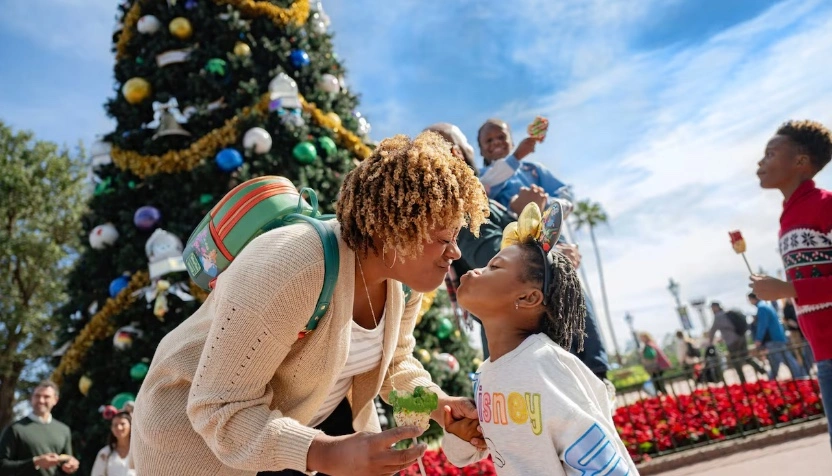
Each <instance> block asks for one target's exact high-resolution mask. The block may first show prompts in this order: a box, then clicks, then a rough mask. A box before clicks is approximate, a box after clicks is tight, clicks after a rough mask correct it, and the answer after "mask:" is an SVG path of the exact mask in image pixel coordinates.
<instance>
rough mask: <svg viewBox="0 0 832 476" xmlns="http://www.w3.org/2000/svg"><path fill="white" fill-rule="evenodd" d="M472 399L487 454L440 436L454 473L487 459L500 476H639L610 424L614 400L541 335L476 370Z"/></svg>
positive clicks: (580, 365)
mask: <svg viewBox="0 0 832 476" xmlns="http://www.w3.org/2000/svg"><path fill="white" fill-rule="evenodd" d="M474 396H475V398H476V401H477V410H478V412H479V420H480V425H481V426H482V431H483V435H484V436H485V440H486V443H487V444H488V451H477V449H476V448H475V447H473V446H471V444H470V443H468V442H466V441H463V440H461V439H459V438H457V437H456V436H454V435H452V434H446V435H445V438H444V441H443V443H442V446H443V449H444V450H445V453H446V456H447V457H448V460H449V461H450V462H451V463H453V464H454V465H456V466H458V467H464V466H467V465H469V464H471V463H474V462H476V461H479V460H481V459H483V458H485V457H486V456H487V455H488V454H489V453H490V454H491V457H492V459H493V460H494V466H495V467H496V469H497V474H498V475H500V476H513V475H517V476H520V475H523V476H527V475H531V474H535V475H537V474H539V475H544V474H545V475H569V476H573V475H574V476H581V475H588V474H604V475H607V476H624V475H629V476H637V475H638V470H637V469H636V466H635V464H634V463H633V460H632V458H630V455H629V454H628V453H627V448H626V447H625V446H624V443H622V441H621V438H619V436H618V433H617V432H616V430H615V426H614V425H613V422H612V412H613V404H614V396H613V395H611V394H610V392H609V390H608V389H607V386H606V385H605V384H604V383H603V382H602V381H601V380H599V379H598V377H596V376H595V375H594V374H593V373H592V372H591V371H590V370H589V368H587V367H586V365H584V364H583V363H582V362H581V361H580V360H578V358H577V357H575V356H573V355H572V354H570V353H569V352H567V351H565V350H563V349H562V348H561V347H560V346H559V345H557V344H555V343H554V342H553V341H552V340H551V339H549V338H548V337H547V336H546V335H544V334H535V335H533V336H530V337H529V338H527V339H526V340H525V341H523V343H522V344H520V345H519V346H518V347H517V348H516V349H514V350H513V351H511V352H509V353H508V354H506V355H504V356H503V357H500V358H499V359H497V361H495V362H491V361H490V359H489V360H487V361H485V362H483V364H482V366H481V367H480V369H479V371H478V372H477V373H476V374H475V377H474Z"/></svg>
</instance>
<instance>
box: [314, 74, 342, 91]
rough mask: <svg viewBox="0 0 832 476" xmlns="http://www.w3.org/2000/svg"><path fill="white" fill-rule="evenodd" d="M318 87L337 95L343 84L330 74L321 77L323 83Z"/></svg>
mask: <svg viewBox="0 0 832 476" xmlns="http://www.w3.org/2000/svg"><path fill="white" fill-rule="evenodd" d="M318 86H319V87H320V88H321V89H323V90H324V91H326V92H328V93H330V94H335V93H337V92H338V91H340V90H341V83H340V82H339V81H338V78H336V77H335V76H333V75H331V74H329V73H326V74H324V75H322V76H321V82H320V84H319V85H318Z"/></svg>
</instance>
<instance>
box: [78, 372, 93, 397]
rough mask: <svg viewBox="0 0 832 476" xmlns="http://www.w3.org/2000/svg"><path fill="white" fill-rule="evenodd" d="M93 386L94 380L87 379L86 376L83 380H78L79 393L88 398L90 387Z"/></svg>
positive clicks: (82, 377)
mask: <svg viewBox="0 0 832 476" xmlns="http://www.w3.org/2000/svg"><path fill="white" fill-rule="evenodd" d="M91 386H92V379H91V378H89V377H87V376H86V375H83V376H81V379H80V380H78V391H80V392H81V395H83V396H85V397H86V396H87V394H88V393H90V387H91Z"/></svg>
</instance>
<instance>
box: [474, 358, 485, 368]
mask: <svg viewBox="0 0 832 476" xmlns="http://www.w3.org/2000/svg"><path fill="white" fill-rule="evenodd" d="M471 363H472V364H474V368H479V367H480V365H482V359H481V358H479V357H474V359H473V360H472V361H471Z"/></svg>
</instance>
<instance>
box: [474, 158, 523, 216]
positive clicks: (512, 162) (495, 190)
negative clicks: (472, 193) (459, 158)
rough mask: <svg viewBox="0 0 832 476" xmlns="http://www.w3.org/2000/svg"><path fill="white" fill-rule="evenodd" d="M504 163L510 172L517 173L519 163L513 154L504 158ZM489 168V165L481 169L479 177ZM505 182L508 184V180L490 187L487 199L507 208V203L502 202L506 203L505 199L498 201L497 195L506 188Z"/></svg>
mask: <svg viewBox="0 0 832 476" xmlns="http://www.w3.org/2000/svg"><path fill="white" fill-rule="evenodd" d="M504 162H505V163H506V165H508V166H509V167H511V168H512V170H514V171H515V172H516V171H517V169H518V168H520V161H519V160H517V157H515V156H514V154H511V155H509V156H508V157H506V158H505V160H504ZM490 168H491V166H490V165H489V166H488V167H483V168H482V169H480V176H482V175H484V174H485V172H486V171H487V170H488V169H490ZM507 182H508V180H506V181H504V182H502V183H498V184H494V185H492V186H491V190H489V191H488V198H490V199H492V200H497V202H499V203H500V204H502V205H503V206H504V207H507V206H508V203H507V202H506V203H503V202H504V201H506V200H505V197H502V199H500V198H499V195H500V192H502V191H503V190H504V189H505V188H506V183H507ZM508 199H509V200H511V197H508Z"/></svg>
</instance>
